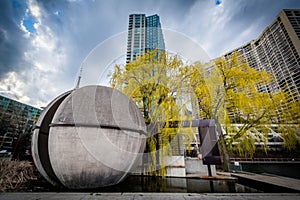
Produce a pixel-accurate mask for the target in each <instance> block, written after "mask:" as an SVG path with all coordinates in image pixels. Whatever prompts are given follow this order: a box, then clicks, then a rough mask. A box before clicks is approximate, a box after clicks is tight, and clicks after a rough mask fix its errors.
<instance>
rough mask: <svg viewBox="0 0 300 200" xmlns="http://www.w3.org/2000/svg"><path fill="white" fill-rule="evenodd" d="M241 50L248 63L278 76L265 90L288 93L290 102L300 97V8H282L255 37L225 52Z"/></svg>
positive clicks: (263, 89)
mask: <svg viewBox="0 0 300 200" xmlns="http://www.w3.org/2000/svg"><path fill="white" fill-rule="evenodd" d="M234 51H238V52H239V53H240V54H241V55H242V56H243V58H244V59H245V60H246V61H247V62H248V63H249V65H250V66H251V67H253V68H255V69H257V70H266V71H268V72H270V73H272V74H274V75H275V83H274V84H273V85H269V86H267V87H265V88H258V89H259V90H262V91H269V92H272V91H274V90H276V89H277V88H281V89H283V90H285V91H286V92H287V93H288V94H289V100H290V101H299V100H300V10H282V11H281V12H280V13H279V14H278V16H277V17H276V19H275V20H274V21H273V22H272V23H271V24H270V25H269V26H268V27H266V29H265V30H264V31H263V32H262V34H261V35H260V36H259V37H258V38H257V39H255V40H252V41H250V42H249V43H247V44H245V45H243V46H241V47H239V48H237V49H235V50H233V51H231V52H229V53H227V54H225V55H224V56H225V57H227V56H229V55H231V54H232V53H233V52H234Z"/></svg>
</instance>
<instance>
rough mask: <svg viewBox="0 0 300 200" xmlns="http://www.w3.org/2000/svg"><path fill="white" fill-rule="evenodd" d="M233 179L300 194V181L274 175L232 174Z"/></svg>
mask: <svg viewBox="0 0 300 200" xmlns="http://www.w3.org/2000/svg"><path fill="white" fill-rule="evenodd" d="M231 175H232V176H233V177H237V178H243V179H247V180H252V181H257V182H261V183H265V184H271V185H275V186H279V187H282V188H287V189H291V190H294V191H297V192H300V180H299V179H294V178H288V177H283V176H277V175H273V174H252V173H232V174H231Z"/></svg>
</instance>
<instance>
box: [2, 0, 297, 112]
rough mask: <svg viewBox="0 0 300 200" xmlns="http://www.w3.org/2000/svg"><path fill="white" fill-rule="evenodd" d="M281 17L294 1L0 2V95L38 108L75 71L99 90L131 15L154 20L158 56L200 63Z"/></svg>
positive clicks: (120, 54) (71, 82) (121, 50)
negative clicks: (161, 43)
mask: <svg viewBox="0 0 300 200" xmlns="http://www.w3.org/2000/svg"><path fill="white" fill-rule="evenodd" d="M282 9H300V1H299V0H143V1H140V0H110V1H106V0H57V1H56V0H0V95H4V96H7V97H10V98H13V99H15V100H18V101H20V102H22V103H26V104H30V105H33V106H36V107H45V106H46V105H47V104H48V103H49V102H50V101H51V100H53V99H54V98H55V97H57V96H58V95H59V94H61V93H63V92H65V91H67V90H70V89H73V88H74V87H75V85H76V82H77V77H78V75H79V73H80V71H81V69H82V79H83V80H82V81H83V84H84V85H87V84H105V81H104V82H103V83H102V82H101V80H102V79H107V74H109V73H111V70H109V69H111V66H113V64H115V63H117V62H118V63H124V62H125V60H124V59H125V58H124V55H125V53H126V37H127V33H126V31H127V29H128V16H129V14H132V13H143V14H146V15H147V16H149V15H153V14H158V15H159V16H160V20H161V24H162V27H163V29H164V37H165V40H166V48H167V49H168V50H169V51H172V52H173V53H178V54H182V55H184V57H186V58H187V59H188V60H191V61H195V57H197V56H199V60H200V61H202V60H201V59H200V57H201V56H202V55H204V54H205V57H206V60H207V58H208V59H212V58H216V57H219V56H221V55H223V54H225V53H227V52H229V51H231V50H233V49H235V48H237V47H239V46H242V45H244V44H246V43H248V42H249V41H251V40H253V39H256V38H257V37H258V36H259V35H260V34H261V33H262V32H263V30H264V29H265V28H266V27H267V26H268V25H270V23H271V22H272V21H274V20H275V19H276V16H277V15H278V13H279V12H280V11H281V10H282ZM95 60H96V61H95ZM204 60H205V59H204Z"/></svg>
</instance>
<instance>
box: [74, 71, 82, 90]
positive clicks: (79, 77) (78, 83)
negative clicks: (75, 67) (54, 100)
mask: <svg viewBox="0 0 300 200" xmlns="http://www.w3.org/2000/svg"><path fill="white" fill-rule="evenodd" d="M81 75H82V67H81V68H80V72H79V75H78V79H77V84H76V87H75V89H78V88H79V85H80V79H81Z"/></svg>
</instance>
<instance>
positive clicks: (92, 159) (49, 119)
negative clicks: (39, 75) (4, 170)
mask: <svg viewBox="0 0 300 200" xmlns="http://www.w3.org/2000/svg"><path fill="white" fill-rule="evenodd" d="M145 133H146V125H145V122H144V119H143V117H142V115H141V112H140V110H139V109H138V108H137V106H136V105H135V104H134V103H133V102H132V101H131V100H130V99H129V98H128V97H127V96H126V95H124V94H122V93H121V92H119V91H117V90H115V89H112V88H108V87H103V86H86V87H83V88H79V89H76V90H74V91H70V92H67V93H65V94H63V95H61V96H59V97H58V98H56V99H55V100H53V101H52V102H51V103H50V104H49V105H48V106H47V108H46V109H45V110H44V111H43V113H42V114H41V116H40V118H39V120H38V122H37V124H36V129H35V131H34V134H33V138H32V152H33V158H34V162H35V164H36V166H37V168H38V170H39V171H40V172H41V174H42V175H43V176H44V177H45V178H46V179H47V180H48V181H49V182H51V183H52V184H56V183H61V184H63V185H64V186H66V187H68V188H72V189H84V188H96V187H103V186H108V185H114V184H117V183H119V182H120V181H122V180H123V179H124V178H125V177H126V176H127V174H128V173H129V172H131V171H132V170H134V168H135V167H136V164H137V161H138V159H140V158H141V156H142V153H143V151H144V148H145V143H146V135H145Z"/></svg>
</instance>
